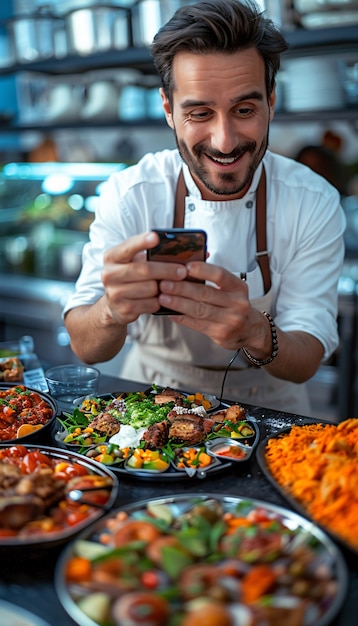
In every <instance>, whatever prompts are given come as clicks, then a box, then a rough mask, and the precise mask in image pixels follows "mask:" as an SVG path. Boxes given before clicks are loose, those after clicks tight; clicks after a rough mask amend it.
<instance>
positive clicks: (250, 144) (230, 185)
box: [174, 127, 269, 196]
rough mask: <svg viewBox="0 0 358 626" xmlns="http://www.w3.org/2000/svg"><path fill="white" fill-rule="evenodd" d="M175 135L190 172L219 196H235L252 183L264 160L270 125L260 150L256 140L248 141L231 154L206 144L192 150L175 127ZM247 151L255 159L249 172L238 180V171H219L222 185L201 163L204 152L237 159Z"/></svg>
mask: <svg viewBox="0 0 358 626" xmlns="http://www.w3.org/2000/svg"><path fill="white" fill-rule="evenodd" d="M174 136H175V141H176V145H177V148H178V151H179V154H180V156H181V158H182V159H183V161H184V162H185V163H186V164H187V166H188V167H189V170H190V172H191V173H192V174H193V175H194V176H196V178H198V179H199V180H200V181H201V182H202V183H203V185H205V187H206V188H207V189H208V191H210V192H211V193H215V194H216V195H218V196H234V195H237V194H239V193H240V192H241V191H243V190H244V189H246V188H247V187H248V186H249V185H250V183H251V181H252V178H253V175H254V173H255V171H256V170H257V168H258V166H259V164H260V162H261V161H262V159H263V157H264V155H265V152H266V150H267V147H268V141H269V127H268V128H267V134H266V137H265V138H264V139H263V141H262V143H261V145H260V147H259V149H258V150H257V149H256V148H257V144H256V142H255V141H247V142H246V143H245V144H243V145H241V146H240V147H237V148H236V149H235V150H233V151H232V152H231V153H230V154H222V153H221V152H216V151H214V150H208V149H206V147H205V145H204V144H198V145H196V146H195V147H194V148H193V150H192V151H190V150H189V148H188V147H187V145H186V143H185V141H183V140H179V139H178V136H177V134H176V132H175V129H174ZM246 152H248V153H249V154H250V155H253V159H252V161H251V163H250V165H249V167H248V170H247V172H245V173H244V177H243V179H241V180H239V181H238V180H237V174H236V173H233V172H228V173H225V172H223V173H221V174H220V173H219V176H220V178H221V181H222V185H220V186H219V185H214V184H213V182H212V181H211V180H210V173H209V172H208V171H207V170H206V168H205V167H203V166H202V165H200V158H201V155H202V154H206V155H208V156H209V157H210V156H211V157H213V158H216V159H223V158H226V159H227V158H233V159H237V158H239V157H241V156H242V155H243V154H245V153H246Z"/></svg>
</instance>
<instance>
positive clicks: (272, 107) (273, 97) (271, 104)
mask: <svg viewBox="0 0 358 626" xmlns="http://www.w3.org/2000/svg"><path fill="white" fill-rule="evenodd" d="M275 105H276V85H275V86H274V88H273V90H272V92H271V95H270V98H269V107H270V122H272V120H273V117H274V115H275Z"/></svg>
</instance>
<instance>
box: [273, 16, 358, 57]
mask: <svg viewBox="0 0 358 626" xmlns="http://www.w3.org/2000/svg"><path fill="white" fill-rule="evenodd" d="M357 33H358V25H357V24H352V25H349V26H334V27H333V26H332V27H329V28H316V29H305V28H297V29H296V30H292V31H289V32H287V33H285V37H286V39H287V42H288V44H289V49H288V50H287V52H285V53H284V55H283V58H287V57H297V56H317V55H327V54H334V55H337V54H342V53H346V52H356V53H357V52H358V43H357V42H358V35H357Z"/></svg>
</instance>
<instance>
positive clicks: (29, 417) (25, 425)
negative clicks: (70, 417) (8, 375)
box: [0, 385, 56, 442]
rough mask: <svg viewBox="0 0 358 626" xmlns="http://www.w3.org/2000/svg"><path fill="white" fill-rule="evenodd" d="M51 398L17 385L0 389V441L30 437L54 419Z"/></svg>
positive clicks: (54, 410) (54, 411)
mask: <svg viewBox="0 0 358 626" xmlns="http://www.w3.org/2000/svg"><path fill="white" fill-rule="evenodd" d="M55 414H56V406H55V404H54V402H53V401H52V400H51V398H50V397H49V398H47V397H46V396H45V395H44V394H42V393H41V392H39V391H36V390H35V389H30V388H28V387H25V386H24V385H17V386H14V387H10V388H9V389H0V441H2V442H5V441H12V440H13V439H17V438H20V437H21V438H22V437H23V436H26V435H30V434H31V433H32V432H35V431H36V430H38V429H40V428H42V427H43V426H45V425H47V424H49V422H50V421H51V420H52V419H54V418H55Z"/></svg>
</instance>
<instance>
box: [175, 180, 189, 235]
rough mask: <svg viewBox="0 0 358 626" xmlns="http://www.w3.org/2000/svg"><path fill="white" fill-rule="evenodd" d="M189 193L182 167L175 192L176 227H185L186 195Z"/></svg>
mask: <svg viewBox="0 0 358 626" xmlns="http://www.w3.org/2000/svg"><path fill="white" fill-rule="evenodd" d="M187 193H188V191H187V188H186V184H185V180H184V174H183V170H182V169H181V170H180V174H179V178H178V182H177V188H176V192H175V208H174V228H184V214H185V196H186V195H187Z"/></svg>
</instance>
